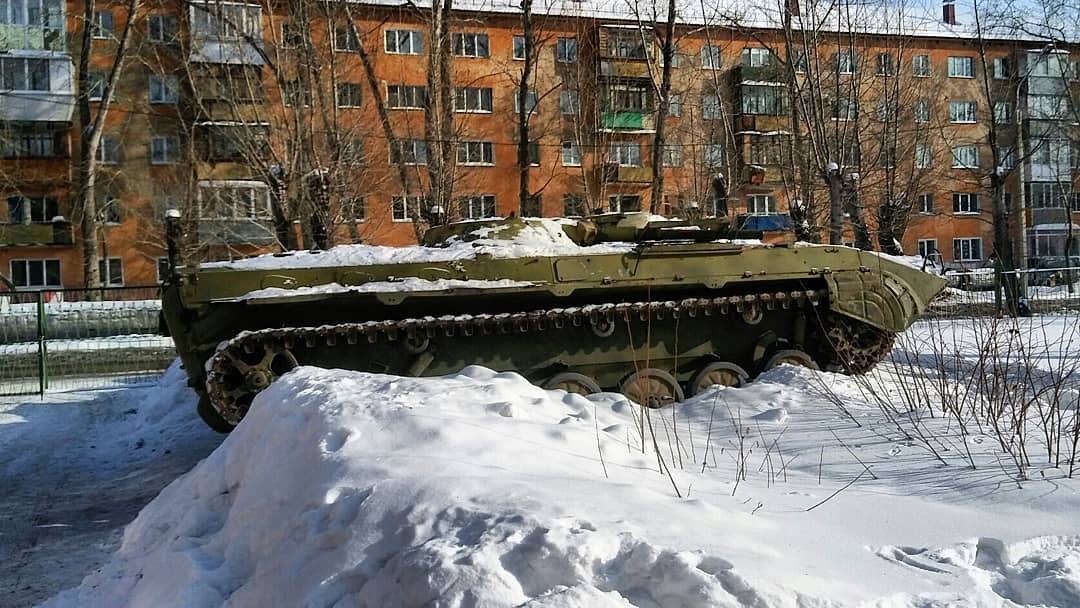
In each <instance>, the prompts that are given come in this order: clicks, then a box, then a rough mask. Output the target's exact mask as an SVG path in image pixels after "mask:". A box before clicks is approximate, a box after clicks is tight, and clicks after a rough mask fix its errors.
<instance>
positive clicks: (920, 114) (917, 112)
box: [912, 99, 930, 122]
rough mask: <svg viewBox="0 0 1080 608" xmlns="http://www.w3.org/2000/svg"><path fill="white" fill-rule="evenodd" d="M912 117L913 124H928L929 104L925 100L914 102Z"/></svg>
mask: <svg viewBox="0 0 1080 608" xmlns="http://www.w3.org/2000/svg"><path fill="white" fill-rule="evenodd" d="M912 115H913V116H914V120H915V122H930V102H929V101H927V100H925V99H920V100H918V101H916V102H915V106H914V107H913V108H912Z"/></svg>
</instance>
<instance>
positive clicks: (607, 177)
mask: <svg viewBox="0 0 1080 608" xmlns="http://www.w3.org/2000/svg"><path fill="white" fill-rule="evenodd" d="M603 171H604V181H606V182H608V183H621V184H648V183H651V182H652V178H653V176H652V168H651V167H625V166H620V165H619V164H618V163H604V166H603Z"/></svg>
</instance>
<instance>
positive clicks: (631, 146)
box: [608, 141, 642, 167]
mask: <svg viewBox="0 0 1080 608" xmlns="http://www.w3.org/2000/svg"><path fill="white" fill-rule="evenodd" d="M608 161H609V162H612V163H616V164H618V165H619V166H620V167H640V166H642V164H641V163H642V161H641V142H636V141H613V142H609V143H608Z"/></svg>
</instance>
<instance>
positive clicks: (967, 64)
mask: <svg viewBox="0 0 1080 608" xmlns="http://www.w3.org/2000/svg"><path fill="white" fill-rule="evenodd" d="M949 78H975V58H974V57H969V56H950V57H949Z"/></svg>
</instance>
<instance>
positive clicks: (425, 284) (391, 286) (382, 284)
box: [222, 277, 535, 302]
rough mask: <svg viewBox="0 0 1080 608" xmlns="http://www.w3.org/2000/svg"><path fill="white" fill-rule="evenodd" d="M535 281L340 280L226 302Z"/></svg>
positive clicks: (262, 291) (510, 285)
mask: <svg viewBox="0 0 1080 608" xmlns="http://www.w3.org/2000/svg"><path fill="white" fill-rule="evenodd" d="M533 285H535V283H531V282H528V281H511V280H510V279H499V280H493V281H481V280H477V279H469V280H461V279H436V280H428V279H418V278H416V277H406V278H402V279H400V280H397V281H372V282H370V283H363V284H361V285H341V284H339V283H327V284H325V285H315V286H312V287H297V288H295V289H283V288H281V287H267V288H266V289H257V290H255V291H251V292H248V293H246V294H244V295H242V296H240V297H238V298H226V299H225V300H222V301H229V302H240V301H245V300H263V299H276V298H283V297H285V298H295V297H304V296H314V295H321V294H336V293H350V292H351V293H373V292H378V293H388V292H395V291H396V292H415V291H446V290H449V289H509V288H520V287H532V286H533Z"/></svg>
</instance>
